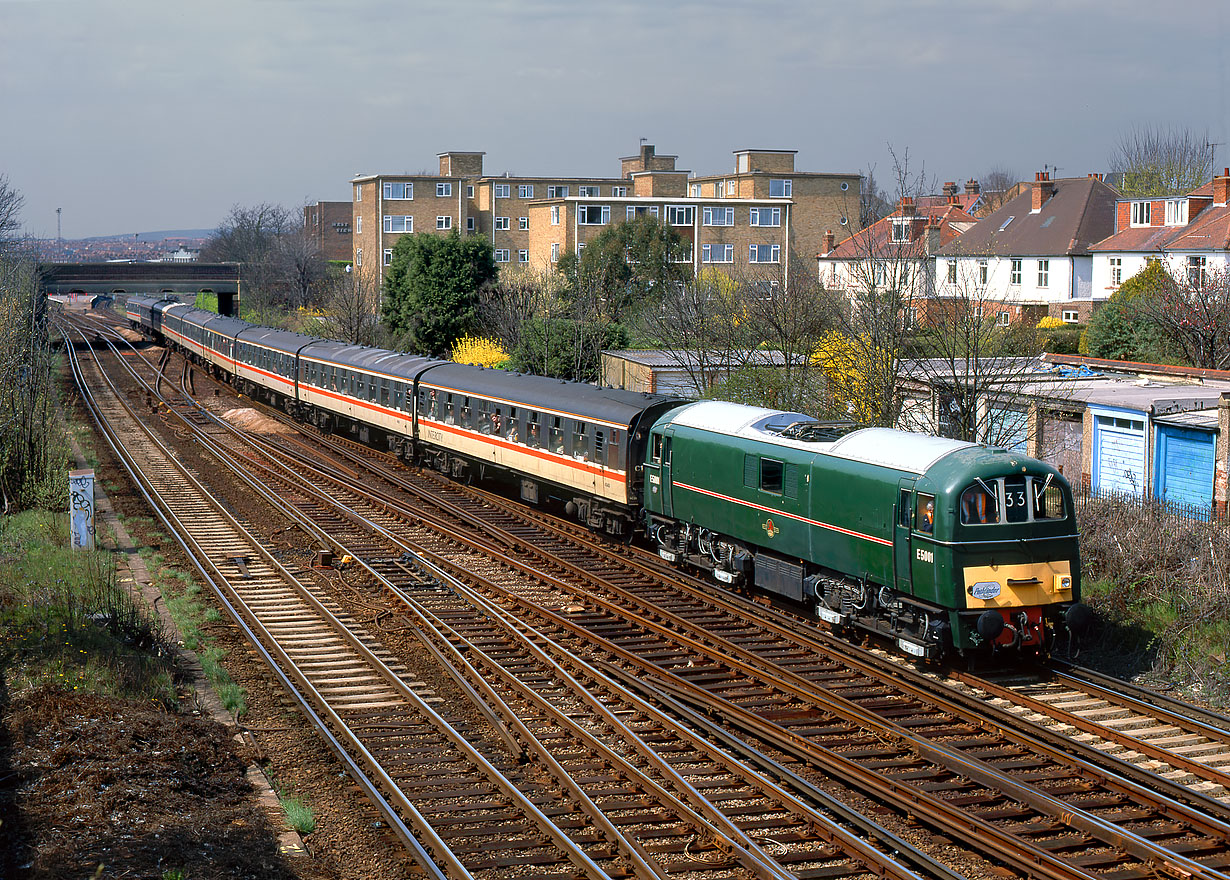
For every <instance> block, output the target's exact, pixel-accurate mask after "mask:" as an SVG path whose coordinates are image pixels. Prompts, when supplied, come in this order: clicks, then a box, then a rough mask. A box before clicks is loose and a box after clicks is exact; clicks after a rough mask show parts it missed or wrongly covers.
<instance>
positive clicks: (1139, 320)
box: [1085, 260, 1177, 363]
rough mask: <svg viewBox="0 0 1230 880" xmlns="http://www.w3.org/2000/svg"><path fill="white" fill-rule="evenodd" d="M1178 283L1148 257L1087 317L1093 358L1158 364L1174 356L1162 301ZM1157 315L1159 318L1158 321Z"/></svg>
mask: <svg viewBox="0 0 1230 880" xmlns="http://www.w3.org/2000/svg"><path fill="white" fill-rule="evenodd" d="M1172 291H1177V285H1176V284H1175V281H1174V279H1173V278H1172V277H1171V276H1170V274H1169V273H1168V272H1167V271H1166V270H1165V269H1164V268H1163V267H1162V264H1161V262H1160V261H1158V260H1150V261H1149V262H1148V264H1147V265H1146V266H1145V268H1144V269H1142V270H1141V271H1140V272H1137V273H1136V274H1135V275H1133V276H1132V277H1131V278H1128V279H1127V280H1126V281H1124V282H1123V283H1122V284H1121V285H1119V289H1118V290H1116V291H1115V292H1114V293H1113V294H1111V297H1110V299H1109V300H1108V301H1107V302H1106V305H1104V306H1102V308H1100V309H1098V310H1097V311H1096V312H1094V313H1093V317H1092V318H1090V320H1089V329H1088V331H1087V332H1086V337H1085V342H1086V346H1087V348H1088V350H1089V354H1090V355H1092V356H1093V357H1100V358H1110V359H1111V360H1128V361H1143V362H1146V363H1159V362H1162V361H1165V360H1170V359H1171V358H1172V357H1173V347H1172V345H1171V344H1170V343H1169V342H1168V340H1167V338H1166V334H1165V333H1164V332H1163V330H1162V328H1163V327H1164V326H1165V323H1164V322H1166V321H1168V320H1169V318H1167V317H1165V316H1164V314H1163V313H1164V311H1165V304H1166V303H1168V302H1170V301H1172V300H1173V299H1174V297H1173V296H1172V295H1171V292H1172ZM1159 318H1160V320H1159Z"/></svg>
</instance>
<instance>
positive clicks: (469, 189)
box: [466, 183, 474, 199]
mask: <svg viewBox="0 0 1230 880" xmlns="http://www.w3.org/2000/svg"><path fill="white" fill-rule="evenodd" d="M466 198H467V199H472V198H474V184H472V183H471V184H467V185H466Z"/></svg>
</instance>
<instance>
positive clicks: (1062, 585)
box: [1055, 574, 1072, 593]
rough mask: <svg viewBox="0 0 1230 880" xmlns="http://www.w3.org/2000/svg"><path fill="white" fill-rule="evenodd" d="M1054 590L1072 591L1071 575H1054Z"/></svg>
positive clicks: (1060, 591) (1058, 591)
mask: <svg viewBox="0 0 1230 880" xmlns="http://www.w3.org/2000/svg"><path fill="white" fill-rule="evenodd" d="M1055 592H1057V593H1070V592H1072V575H1070V574H1057V575H1055Z"/></svg>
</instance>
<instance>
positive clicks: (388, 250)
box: [384, 248, 393, 266]
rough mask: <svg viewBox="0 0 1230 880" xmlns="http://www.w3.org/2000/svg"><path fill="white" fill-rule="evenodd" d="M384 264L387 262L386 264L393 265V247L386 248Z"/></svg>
mask: <svg viewBox="0 0 1230 880" xmlns="http://www.w3.org/2000/svg"><path fill="white" fill-rule="evenodd" d="M384 264H385V265H386V266H392V265H393V249H392V248H385V249H384Z"/></svg>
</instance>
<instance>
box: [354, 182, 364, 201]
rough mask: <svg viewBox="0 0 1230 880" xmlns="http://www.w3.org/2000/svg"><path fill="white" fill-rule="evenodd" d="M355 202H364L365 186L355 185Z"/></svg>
mask: <svg viewBox="0 0 1230 880" xmlns="http://www.w3.org/2000/svg"><path fill="white" fill-rule="evenodd" d="M354 200H355V201H356V202H361V201H363V184H361V183H356V184H355V185H354Z"/></svg>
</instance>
